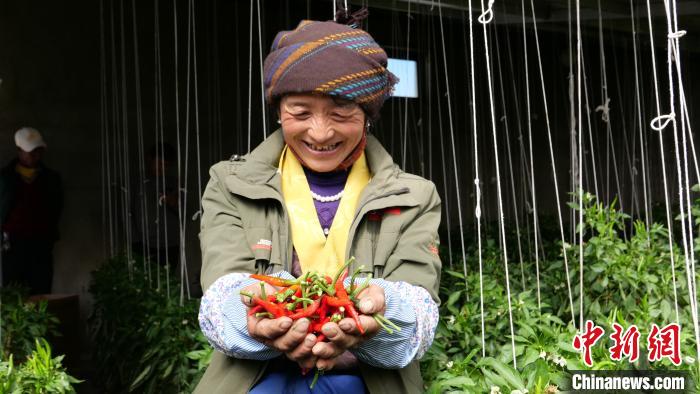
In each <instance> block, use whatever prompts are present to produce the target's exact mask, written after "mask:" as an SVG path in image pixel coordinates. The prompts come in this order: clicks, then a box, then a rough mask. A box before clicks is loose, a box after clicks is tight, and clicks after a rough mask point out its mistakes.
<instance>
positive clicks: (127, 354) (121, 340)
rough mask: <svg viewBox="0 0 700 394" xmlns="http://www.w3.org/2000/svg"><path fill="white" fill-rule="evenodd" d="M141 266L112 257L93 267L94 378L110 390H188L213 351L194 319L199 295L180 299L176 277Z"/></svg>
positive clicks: (163, 271) (202, 370) (192, 386)
mask: <svg viewBox="0 0 700 394" xmlns="http://www.w3.org/2000/svg"><path fill="white" fill-rule="evenodd" d="M145 268H146V269H144V265H143V264H140V265H139V264H129V263H128V262H126V260H125V259H124V258H114V259H112V260H110V261H108V262H106V263H105V264H104V265H103V266H102V267H101V268H100V269H98V270H97V271H95V272H94V273H93V280H92V283H91V286H90V292H91V293H92V294H93V296H94V298H95V303H94V309H93V312H92V314H91V316H90V318H89V321H90V324H91V327H92V335H93V338H94V341H95V343H97V344H98V346H96V353H95V359H96V361H97V366H98V372H99V376H100V379H99V381H100V382H101V384H102V385H103V388H104V389H105V390H109V391H114V392H121V391H133V392H149V393H152V392H158V393H159V392H189V391H191V390H192V389H193V388H194V386H195V385H196V384H197V382H198V381H199V379H200V378H201V375H202V374H203V372H204V369H205V368H206V365H208V362H209V360H210V359H211V354H212V353H211V348H210V347H209V344H208V343H207V341H206V339H205V338H204V336H203V335H202V333H201V331H200V329H199V324H198V322H197V314H198V311H199V300H195V299H192V300H185V301H184V302H183V303H182V304H180V301H179V283H178V280H177V278H175V276H174V275H169V274H168V272H167V270H165V269H163V268H162V267H161V269H160V275H158V273H157V272H156V269H155V268H154V269H152V270H151V272H149V271H148V267H147V266H145ZM158 283H160V288H159V287H158ZM168 290H169V292H168Z"/></svg>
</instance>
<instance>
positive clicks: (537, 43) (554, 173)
mask: <svg viewBox="0 0 700 394" xmlns="http://www.w3.org/2000/svg"><path fill="white" fill-rule="evenodd" d="M530 9H531V10H532V28H533V30H534V32H535V48H536V49H537V65H538V67H539V70H540V81H541V84H542V101H543V104H544V115H545V124H546V126H547V141H548V142H549V157H550V159H551V161H552V179H553V180H554V195H555V198H556V204H557V218H558V219H559V232H560V236H561V251H562V255H563V256H564V270H565V271H566V286H567V291H568V293H569V307H570V309H571V321H572V322H574V321H575V320H576V318H575V315H574V299H573V296H572V292H571V279H570V271H569V257H568V255H567V253H566V239H565V238H564V220H563V218H562V213H561V198H560V197H559V181H558V180H557V166H556V161H555V160H554V147H553V144H552V129H551V127H550V124H549V109H548V106H547V90H546V88H545V85H544V71H543V69H542V54H541V52H540V39H539V34H538V33H537V16H536V15H535V4H534V1H533V0H530ZM574 327H575V325H574Z"/></svg>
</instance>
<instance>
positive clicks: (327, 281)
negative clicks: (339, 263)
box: [326, 275, 333, 285]
mask: <svg viewBox="0 0 700 394" xmlns="http://www.w3.org/2000/svg"><path fill="white" fill-rule="evenodd" d="M326 283H327V284H329V285H330V284H331V283H333V278H331V277H330V276H328V275H326Z"/></svg>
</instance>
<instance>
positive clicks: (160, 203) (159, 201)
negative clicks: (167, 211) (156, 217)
mask: <svg viewBox="0 0 700 394" xmlns="http://www.w3.org/2000/svg"><path fill="white" fill-rule="evenodd" d="M163 200H165V194H163V195H162V196H160V198H159V199H158V206H159V207H162V206H163Z"/></svg>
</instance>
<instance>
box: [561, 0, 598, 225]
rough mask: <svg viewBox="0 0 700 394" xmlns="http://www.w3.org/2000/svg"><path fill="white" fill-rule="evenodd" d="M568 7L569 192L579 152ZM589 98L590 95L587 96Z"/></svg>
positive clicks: (573, 219)
mask: <svg viewBox="0 0 700 394" xmlns="http://www.w3.org/2000/svg"><path fill="white" fill-rule="evenodd" d="M566 5H567V12H568V19H567V22H568V23H567V26H568V31H567V33H568V34H567V38H568V44H569V46H568V48H569V75H568V76H567V80H568V82H569V84H568V85H569V89H568V93H569V156H570V162H569V168H570V171H571V175H570V179H571V181H570V182H569V187H570V189H569V190H574V191H575V190H576V189H577V187H576V182H577V175H578V168H577V167H578V151H577V149H576V148H577V145H576V104H575V101H576V100H575V99H574V94H575V92H576V86H575V85H574V69H573V67H574V59H573V54H574V50H573V44H572V41H573V40H572V37H573V33H572V28H571V20H572V17H571V0H568V1H567V2H566ZM586 92H588V89H586ZM586 97H588V95H586ZM586 107H587V108H588V103H586ZM590 124H591V122H590V117H589V121H588V131H589V135H590V134H591V133H590V131H591V127H590ZM595 168H596V167H595V164H594V165H593V175H594V176H595ZM595 183H596V188H597V182H595ZM596 195H597V196H599V194H598V190H597V189H596ZM570 212H571V217H570V220H569V221H570V223H571V229H570V233H571V239H574V238H575V237H576V211H575V210H573V209H572V210H570Z"/></svg>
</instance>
